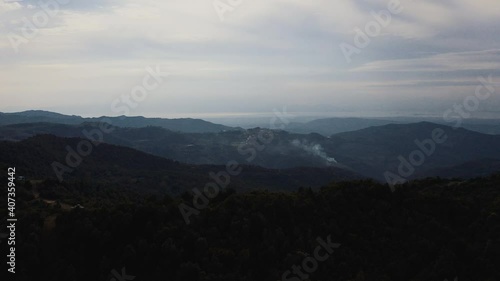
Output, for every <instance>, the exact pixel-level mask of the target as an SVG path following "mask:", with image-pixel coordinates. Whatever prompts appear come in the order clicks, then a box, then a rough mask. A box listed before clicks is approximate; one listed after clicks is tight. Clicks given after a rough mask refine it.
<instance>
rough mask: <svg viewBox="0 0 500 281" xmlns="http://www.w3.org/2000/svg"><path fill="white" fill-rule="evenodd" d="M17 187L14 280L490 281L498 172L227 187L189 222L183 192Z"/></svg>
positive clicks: (497, 273) (494, 274) (496, 253)
mask: <svg viewBox="0 0 500 281" xmlns="http://www.w3.org/2000/svg"><path fill="white" fill-rule="evenodd" d="M19 184H20V186H19V187H18V189H17V196H18V201H19V202H18V207H17V208H18V209H17V213H18V215H17V216H18V219H19V223H18V225H19V226H18V229H17V241H18V243H17V257H18V261H17V267H16V271H17V274H16V277H17V279H18V280H30V281H31V280H52V281H57V280H65V281H71V280H85V281H87V280H106V281H107V280H109V281H112V280H114V281H116V280H137V281H157V280H193V281H194V280H214V281H215V280H217V281H220V280H228V281H235V280H273V281H274V280H294V281H298V280H318V281H325V280H358V281H359V280H374V281H375V280H376V281H379V280H394V281H396V280H397V281H400V280H439V281H442V280H445V279H448V280H455V277H457V278H458V279H457V280H460V281H466V280H470V281H479V280H500V268H499V267H498V265H499V264H500V240H499V238H500V219H499V217H498V215H497V214H498V213H499V212H500V189H499V184H500V174H497V175H495V176H492V177H490V178H480V179H473V180H469V181H460V180H440V179H427V180H421V181H416V182H411V183H408V184H405V185H404V186H400V187H398V188H397V189H396V191H395V192H394V193H392V192H391V190H390V188H389V187H388V186H386V185H385V186H384V185H380V184H377V183H375V182H371V181H353V182H343V183H334V184H331V185H330V186H327V187H323V188H321V190H318V191H312V190H310V189H308V188H301V189H300V190H298V191H296V192H291V193H277V192H276V193H272V192H267V191H252V192H249V193H241V194H240V193H235V192H233V191H232V190H231V189H227V190H225V191H224V192H222V193H221V194H219V195H218V196H217V197H216V198H214V199H212V200H211V201H210V204H209V207H208V208H206V209H204V210H203V211H201V213H200V214H199V215H193V216H192V217H191V224H190V225H186V223H185V222H184V219H183V218H182V216H181V214H180V212H179V207H178V206H179V204H180V203H181V202H185V203H186V204H192V199H191V198H190V195H188V194H187V193H185V194H184V195H183V196H181V197H179V198H172V197H169V196H163V195H161V196H160V195H142V194H136V193H134V192H133V191H124V190H122V189H113V188H98V187H97V186H94V185H93V184H92V183H87V182H85V181H80V182H70V183H65V184H62V185H61V184H55V183H53V182H25V183H19ZM51 200H55V201H51ZM77 204H81V206H78V205H77Z"/></svg>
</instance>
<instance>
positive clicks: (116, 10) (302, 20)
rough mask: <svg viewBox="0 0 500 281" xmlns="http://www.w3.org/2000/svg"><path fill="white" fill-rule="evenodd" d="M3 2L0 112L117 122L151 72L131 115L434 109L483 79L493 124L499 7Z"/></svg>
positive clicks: (292, 0)
mask: <svg viewBox="0 0 500 281" xmlns="http://www.w3.org/2000/svg"><path fill="white" fill-rule="evenodd" d="M1 1H2V2H0V39H1V40H0V97H1V101H2V102H1V103H0V111H2V112H13V111H21V110H27V109H45V110H51V111H57V112H61V113H70V114H78V115H85V116H97V115H98V116H100V115H120V114H121V113H123V112H120V111H117V108H118V106H117V101H118V105H120V104H122V103H125V102H124V100H123V98H125V99H126V98H127V97H128V98H130V97H131V92H132V91H133V89H137V87H141V86H143V83H144V80H145V79H146V80H148V79H149V78H151V77H149V78H147V77H148V75H149V76H151V75H150V74H149V72H148V71H147V70H146V69H147V68H148V67H149V68H151V69H156V68H159V69H161V70H160V71H161V72H162V73H163V74H162V75H164V73H167V72H168V73H169V76H168V77H163V76H162V77H161V78H160V79H159V80H158V81H161V83H158V85H157V87H148V88H149V90H146V92H147V93H146V95H145V96H143V97H145V98H144V99H142V98H141V99H140V100H135V99H133V97H132V100H130V99H129V103H128V104H129V106H128V107H129V109H130V115H147V116H181V115H194V114H197V116H203V115H207V116H208V115H211V114H221V113H254V112H260V113H265V112H272V110H273V108H282V107H283V106H287V107H288V109H289V111H294V112H316V113H318V114H322V113H325V112H326V113H330V114H333V115H335V114H340V115H353V116H356V115H358V116H366V115H372V114H373V115H381V114H382V115H383V114H388V115H389V114H390V115H392V114H402V115H414V114H437V115H440V114H441V113H442V112H444V111H445V110H446V109H448V108H450V107H452V106H453V105H454V104H455V103H462V102H463V101H464V99H465V98H466V97H467V96H470V95H474V91H475V89H476V87H477V85H478V84H479V83H480V82H479V81H478V79H477V77H478V76H484V77H487V76H489V75H492V78H493V81H494V85H495V86H498V90H497V93H496V94H495V95H492V96H491V97H490V98H489V99H488V100H486V101H482V102H481V104H480V108H479V109H478V110H477V112H475V114H476V116H478V117H479V116H480V115H481V116H483V115H491V116H493V115H495V114H496V116H500V97H499V96H500V84H499V83H498V82H499V81H500V2H499V1H498V0H474V1H471V0H442V1H435V0H433V1H431V0H413V1H411V0H410V1H409V0H401V2H400V4H399V5H398V4H397V3H394V1H397V0H392V1H387V0H364V1H361V0H336V1H334V0H330V1H326V0H325V1H321V0H307V1H304V0H272V1H268V0H251V1H250V0H168V1H161V0H141V1H138V0H137V1H132V0H121V1H118V0H42V1H39V0H36V1H35V0H24V1H21V2H12V1H9V0H1ZM40 3H47V4H48V8H47V7H46V8H45V9H44V8H43V7H41V5H40ZM54 4H56V5H54ZM57 6H58V7H57ZM396 7H397V8H396ZM375 14H379V15H382V20H385V21H384V22H382V24H379V23H377V22H376V21H375V20H376V17H375V16H374V15H375ZM388 15H389V16H390V19H389V18H388V17H387V16H388ZM384 16H385V17H384ZM379 20H380V19H379ZM367 32H368V33H370V34H371V35H372V36H370V35H366V36H368V37H364V36H365V35H360V34H362V33H367ZM363 38H364V39H366V38H368V40H369V41H366V40H362V39H363ZM355 39H358V40H355ZM361 43H362V44H361ZM341 46H343V48H341ZM346 46H349V47H348V48H346ZM346 50H349V51H350V52H351V53H350V55H348V56H347V57H346V55H345V54H346ZM151 79H153V78H151ZM151 79H149V80H148V81H149V82H151V81H156V80H151ZM150 84H151V83H150ZM153 84H154V83H153ZM155 86H156V85H155ZM113 105H114V106H113Z"/></svg>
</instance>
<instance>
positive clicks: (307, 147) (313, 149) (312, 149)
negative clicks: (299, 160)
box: [292, 139, 338, 163]
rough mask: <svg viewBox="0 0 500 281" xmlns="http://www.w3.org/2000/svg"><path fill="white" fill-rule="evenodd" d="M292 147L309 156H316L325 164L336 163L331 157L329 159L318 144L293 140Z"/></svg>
mask: <svg viewBox="0 0 500 281" xmlns="http://www.w3.org/2000/svg"><path fill="white" fill-rule="evenodd" d="M292 145H293V146H295V147H298V148H301V149H303V150H304V151H306V152H308V153H310V154H311V155H314V156H318V157H320V158H323V159H325V160H326V162H327V163H338V162H337V160H335V158H333V157H329V156H328V155H327V154H326V152H325V151H324V150H323V147H322V146H321V145H320V144H313V143H307V141H300V140H297V139H295V140H293V141H292Z"/></svg>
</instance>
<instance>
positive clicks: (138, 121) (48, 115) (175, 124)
mask: <svg viewBox="0 0 500 281" xmlns="http://www.w3.org/2000/svg"><path fill="white" fill-rule="evenodd" d="M34 122H47V123H58V124H72V125H76V124H81V123H84V122H108V123H110V124H113V125H114V126H118V127H130V128H140V127H147V126H158V127H162V128H165V129H169V130H172V131H178V132H186V133H205V132H220V131H225V130H234V129H235V128H231V127H227V126H224V125H219V124H214V123H211V122H208V121H204V120H201V119H192V118H180V119H166V118H145V117H142V116H137V117H125V116H120V117H106V116H103V117H95V118H83V117H81V116H76V115H71V116H70V115H63V114H59V113H54V112H48V111H42V110H30V111H24V112H18V113H0V126H1V125H12V124H25V123H34Z"/></svg>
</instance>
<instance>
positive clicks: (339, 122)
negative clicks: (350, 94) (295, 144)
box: [286, 117, 500, 136]
mask: <svg viewBox="0 0 500 281" xmlns="http://www.w3.org/2000/svg"><path fill="white" fill-rule="evenodd" d="M422 121H425V122H432V123H436V124H441V125H447V126H450V125H453V124H451V123H446V122H445V121H444V120H443V119H442V118H429V117H423V118H416V117H413V118H412V117H399V118H393V117H387V118H338V117H336V118H323V119H316V120H312V121H309V122H305V123H298V122H295V123H290V124H289V125H288V126H287V127H286V130H287V131H289V132H293V133H300V134H309V133H318V134H322V135H324V136H331V135H334V134H338V133H343V132H350V131H357V130H361V129H366V128H369V127H373V126H383V125H389V124H412V123H418V122H422ZM461 127H462V128H464V129H468V130H471V131H476V132H480V133H484V134H491V135H498V134H500V121H499V120H491V119H467V120H463V124H462V125H461Z"/></svg>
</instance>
